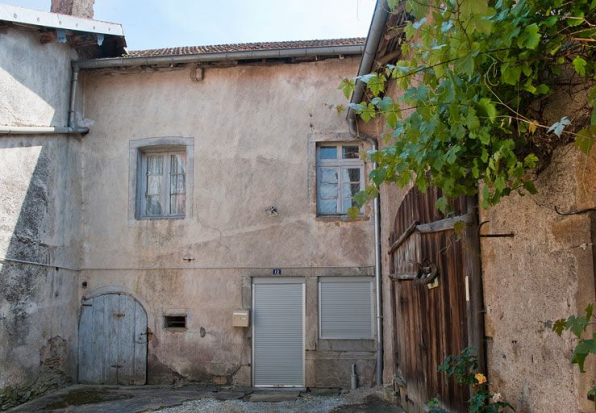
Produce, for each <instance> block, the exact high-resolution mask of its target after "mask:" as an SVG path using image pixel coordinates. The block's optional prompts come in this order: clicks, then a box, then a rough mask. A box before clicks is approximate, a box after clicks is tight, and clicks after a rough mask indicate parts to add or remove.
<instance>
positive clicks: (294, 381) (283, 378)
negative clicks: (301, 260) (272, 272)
mask: <svg viewBox="0 0 596 413" xmlns="http://www.w3.org/2000/svg"><path fill="white" fill-rule="evenodd" d="M253 383H254V386H261V387H304V280H303V279H291V278H277V279H254V280H253Z"/></svg>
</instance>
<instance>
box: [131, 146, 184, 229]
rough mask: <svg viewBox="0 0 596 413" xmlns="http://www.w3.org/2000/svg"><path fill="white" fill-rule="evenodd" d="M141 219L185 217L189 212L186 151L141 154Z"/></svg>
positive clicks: (160, 151)
mask: <svg viewBox="0 0 596 413" xmlns="http://www.w3.org/2000/svg"><path fill="white" fill-rule="evenodd" d="M140 175H141V176H140V177H139V184H140V189H141V190H140V195H141V200H140V201H141V202H140V217H141V218H183V217H184V215H185V213H186V152H185V151H184V149H177V150H170V151H165V150H155V151H144V152H142V153H141V165H140Z"/></svg>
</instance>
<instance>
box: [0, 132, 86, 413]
mask: <svg viewBox="0 0 596 413" xmlns="http://www.w3.org/2000/svg"><path fill="white" fill-rule="evenodd" d="M67 139H68V138H64V137H53V138H34V137H28V138H22V139H20V138H2V140H1V141H0V256H1V257H2V258H9V259H15V260H22V261H29V262H35V263H45V264H49V263H54V262H56V261H55V260H56V258H57V257H56V256H57V255H59V257H58V259H59V260H61V261H62V260H63V259H64V257H63V256H62V255H63V254H64V251H63V250H64V249H65V248H64V247H65V240H67V239H68V234H66V231H67V229H68V226H67V225H65V222H63V221H64V216H66V215H67V213H68V212H69V211H66V210H65V208H66V206H67V205H68V204H67V201H68V199H66V198H68V197H69V196H70V195H69V194H70V193H71V192H72V191H70V190H69V189H70V188H68V185H69V179H72V178H69V173H70V171H69V170H68V169H70V168H68V164H69V162H68V160H69V152H70V151H69V141H67ZM73 182H74V181H73ZM76 334H77V272H76V271H69V270H64V269H58V268H53V267H45V266H40V265H31V264H24V263H15V262H6V261H0V411H2V410H4V409H7V408H9V407H11V406H14V405H17V404H20V403H24V402H26V401H28V400H30V399H32V398H35V397H37V396H39V395H41V394H43V393H45V392H47V391H50V390H54V389H57V388H60V387H63V386H66V385H68V384H70V383H72V382H73V379H74V378H75V374H76V373H75V372H76Z"/></svg>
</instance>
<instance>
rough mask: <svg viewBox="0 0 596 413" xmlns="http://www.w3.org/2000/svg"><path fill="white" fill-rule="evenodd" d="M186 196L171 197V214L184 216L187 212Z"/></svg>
mask: <svg viewBox="0 0 596 413" xmlns="http://www.w3.org/2000/svg"><path fill="white" fill-rule="evenodd" d="M185 204H186V195H184V194H182V195H171V196H170V214H172V215H184V213H185V212H186V207H185Z"/></svg>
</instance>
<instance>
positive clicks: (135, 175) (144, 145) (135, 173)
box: [128, 136, 194, 228]
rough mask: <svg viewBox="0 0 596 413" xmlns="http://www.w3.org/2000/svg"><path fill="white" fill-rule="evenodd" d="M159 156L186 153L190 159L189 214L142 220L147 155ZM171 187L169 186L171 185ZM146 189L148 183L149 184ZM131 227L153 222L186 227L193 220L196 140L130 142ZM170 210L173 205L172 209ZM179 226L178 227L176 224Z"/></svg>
mask: <svg viewBox="0 0 596 413" xmlns="http://www.w3.org/2000/svg"><path fill="white" fill-rule="evenodd" d="M157 152H184V154H185V158H186V174H185V193H186V199H185V214H184V215H180V214H178V215H175V216H161V215H160V216H142V214H141V212H142V209H141V201H142V198H143V197H144V192H145V191H144V190H143V181H144V179H143V154H145V153H157ZM168 184H169V183H168ZM145 185H146V183H145ZM128 188H129V190H128V226H129V227H131V228H132V227H136V226H143V225H147V223H148V222H150V221H160V220H162V221H163V220H170V221H175V222H176V221H177V222H179V225H185V222H186V220H187V219H189V218H192V216H193V204H194V202H193V200H194V198H193V192H194V138H193V137H182V136H163V137H155V138H142V139H135V140H131V141H129V173H128ZM168 209H169V205H168ZM176 225H178V224H176Z"/></svg>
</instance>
